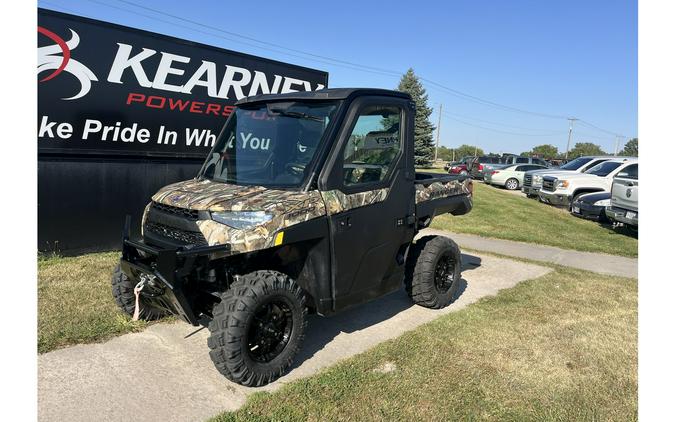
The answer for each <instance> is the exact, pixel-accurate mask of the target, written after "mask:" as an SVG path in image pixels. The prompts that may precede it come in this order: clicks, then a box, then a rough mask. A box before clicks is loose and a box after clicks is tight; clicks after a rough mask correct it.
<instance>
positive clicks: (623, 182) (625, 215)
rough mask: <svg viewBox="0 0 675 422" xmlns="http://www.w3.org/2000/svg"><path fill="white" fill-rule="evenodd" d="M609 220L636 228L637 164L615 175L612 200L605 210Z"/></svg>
mask: <svg viewBox="0 0 675 422" xmlns="http://www.w3.org/2000/svg"><path fill="white" fill-rule="evenodd" d="M605 213H606V214H607V217H609V219H610V220H613V221H616V222H619V223H624V224H627V225H629V226H632V227H635V228H637V226H638V164H637V163H635V164H631V165H629V166H627V167H626V168H624V169H623V170H621V171H620V172H619V173H617V175H616V177H614V182H612V199H611V202H610V206H609V207H608V208H607V210H605Z"/></svg>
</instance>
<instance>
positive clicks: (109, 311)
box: [38, 252, 148, 353]
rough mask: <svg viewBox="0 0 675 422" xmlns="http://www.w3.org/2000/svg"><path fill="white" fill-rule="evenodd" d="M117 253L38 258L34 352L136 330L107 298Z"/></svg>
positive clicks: (137, 326) (134, 323) (137, 325)
mask: <svg viewBox="0 0 675 422" xmlns="http://www.w3.org/2000/svg"><path fill="white" fill-rule="evenodd" d="M118 260H119V253H118V252H106V253H95V254H87V255H81V256H77V257H68V258H63V257H58V256H47V257H44V256H43V257H39V258H38V352H39V353H45V352H48V351H50V350H54V349H56V348H59V347H64V346H68V345H71V344H76V343H91V342H98V341H103V340H106V339H108V338H110V337H113V336H116V335H120V334H125V333H129V332H133V331H139V330H142V329H143V328H145V327H146V326H147V325H148V324H147V323H145V322H143V321H131V319H130V318H129V317H128V316H127V315H125V314H123V313H122V312H121V311H120V310H119V309H118V308H117V305H116V304H115V301H114V300H113V298H112V293H111V286H110V277H111V274H112V270H113V268H114V266H115V265H116V264H117V261H118Z"/></svg>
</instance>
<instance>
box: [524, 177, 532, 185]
mask: <svg viewBox="0 0 675 422" xmlns="http://www.w3.org/2000/svg"><path fill="white" fill-rule="evenodd" d="M523 186H532V175H531V174H526V175H525V178H524V179H523Z"/></svg>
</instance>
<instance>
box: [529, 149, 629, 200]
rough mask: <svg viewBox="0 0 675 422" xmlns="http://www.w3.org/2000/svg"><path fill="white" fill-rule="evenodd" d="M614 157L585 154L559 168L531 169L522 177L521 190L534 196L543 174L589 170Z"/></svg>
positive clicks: (563, 173)
mask: <svg viewBox="0 0 675 422" xmlns="http://www.w3.org/2000/svg"><path fill="white" fill-rule="evenodd" d="M614 158H616V157H614V156H597V157H596V156H585V157H578V158H575V159H574V160H572V161H570V162H569V163H567V164H565V165H563V166H561V167H560V168H553V169H544V170H531V171H528V172H526V173H525V176H524V177H523V188H522V191H523V193H525V195H527V197H528V198H536V197H538V196H539V189H541V184H542V182H543V180H544V176H559V173H562V175H563V176H564V175H565V174H568V173H570V172H574V173H583V172H585V171H586V170H590V169H592V168H593V167H595V166H596V165H597V164H600V163H602V162H603V161H607V160H612V159H614Z"/></svg>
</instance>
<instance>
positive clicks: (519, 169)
mask: <svg viewBox="0 0 675 422" xmlns="http://www.w3.org/2000/svg"><path fill="white" fill-rule="evenodd" d="M527 167H528V166H518V167H516V168H514V169H513V171H528V170H529V169H528V168H527Z"/></svg>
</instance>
